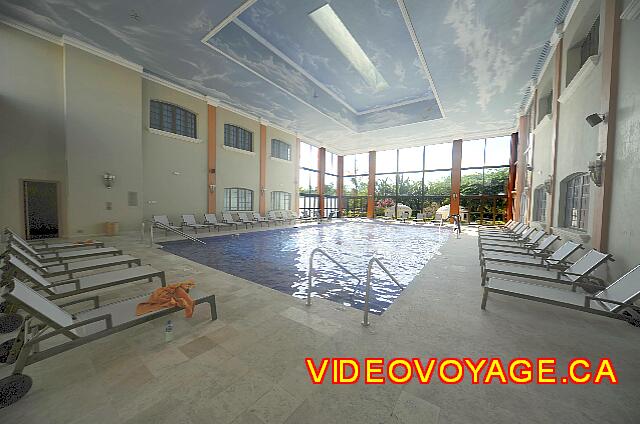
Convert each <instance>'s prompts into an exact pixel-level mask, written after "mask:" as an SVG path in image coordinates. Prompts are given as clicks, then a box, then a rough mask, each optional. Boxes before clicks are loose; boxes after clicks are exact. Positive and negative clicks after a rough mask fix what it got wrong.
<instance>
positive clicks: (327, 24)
mask: <svg viewBox="0 0 640 424" xmlns="http://www.w3.org/2000/svg"><path fill="white" fill-rule="evenodd" d="M309 17H310V18H311V20H312V21H313V22H314V23H315V24H316V25H318V28H320V30H321V31H322V32H323V33H324V34H325V35H326V36H327V37H328V38H329V40H331V42H332V43H333V45H334V46H336V48H337V49H338V50H339V51H340V53H342V55H343V56H344V57H345V58H346V59H347V60H348V61H349V62H351V65H353V67H354V68H355V70H356V71H358V73H359V74H360V75H362V78H364V80H365V81H366V82H367V84H369V85H370V86H371V87H373V88H375V89H376V90H383V89H385V88H388V87H389V84H387V82H386V81H385V80H384V78H383V77H382V75H380V72H378V70H377V69H376V67H375V66H374V65H373V63H372V62H371V60H370V59H369V57H368V56H367V55H366V53H365V52H364V50H362V47H360V44H358V42H357V41H356V40H355V38H353V35H351V33H350V32H349V30H348V29H347V27H346V26H345V25H344V23H343V22H342V21H341V20H340V18H339V17H338V15H336V12H334V11H333V9H332V8H331V6H329V5H328V4H325V5H324V6H322V7H321V8H319V9H316V10H314V11H313V12H311V13H309Z"/></svg>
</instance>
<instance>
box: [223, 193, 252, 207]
mask: <svg viewBox="0 0 640 424" xmlns="http://www.w3.org/2000/svg"><path fill="white" fill-rule="evenodd" d="M224 210H226V211H252V210H253V190H249V189H247V188H225V189H224Z"/></svg>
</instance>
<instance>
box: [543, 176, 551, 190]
mask: <svg viewBox="0 0 640 424" xmlns="http://www.w3.org/2000/svg"><path fill="white" fill-rule="evenodd" d="M552 185H553V177H552V176H551V175H547V178H546V179H545V180H544V191H546V192H547V194H551V187H552Z"/></svg>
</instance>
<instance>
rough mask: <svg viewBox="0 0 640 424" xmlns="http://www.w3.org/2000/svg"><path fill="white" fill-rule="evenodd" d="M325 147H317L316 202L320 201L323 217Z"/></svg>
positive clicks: (322, 215)
mask: <svg viewBox="0 0 640 424" xmlns="http://www.w3.org/2000/svg"><path fill="white" fill-rule="evenodd" d="M326 159H327V149H325V148H324V147H321V148H319V149H318V202H319V203H320V204H319V206H320V216H321V217H324V172H325V169H326Z"/></svg>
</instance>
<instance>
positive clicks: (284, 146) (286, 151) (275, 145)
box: [271, 138, 291, 160]
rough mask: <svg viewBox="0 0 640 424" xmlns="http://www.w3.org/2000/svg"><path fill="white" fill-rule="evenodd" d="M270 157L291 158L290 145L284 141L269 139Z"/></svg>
mask: <svg viewBox="0 0 640 424" xmlns="http://www.w3.org/2000/svg"><path fill="white" fill-rule="evenodd" d="M271 157H272V158H278V159H283V160H291V145H289V144H288V143H285V142H284V141H280V140H276V139H275V138H274V139H272V140H271Z"/></svg>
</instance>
